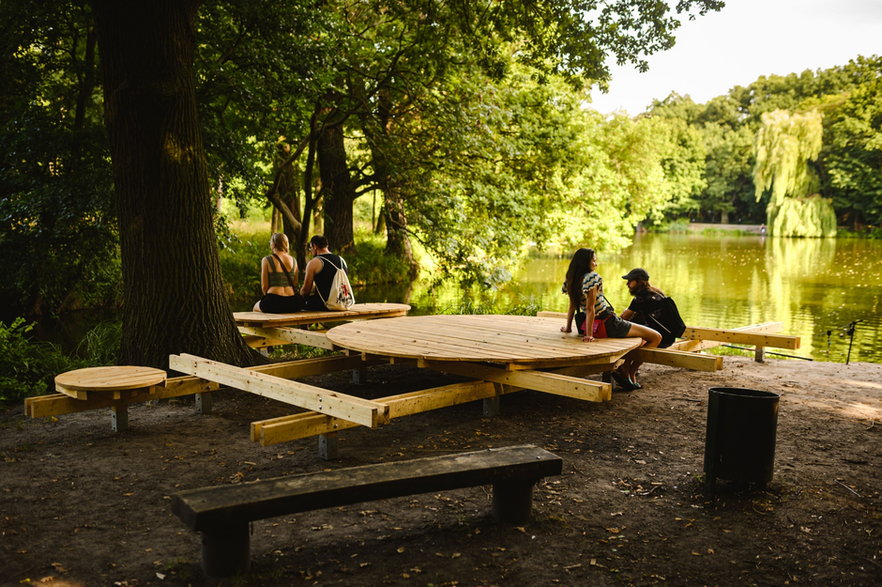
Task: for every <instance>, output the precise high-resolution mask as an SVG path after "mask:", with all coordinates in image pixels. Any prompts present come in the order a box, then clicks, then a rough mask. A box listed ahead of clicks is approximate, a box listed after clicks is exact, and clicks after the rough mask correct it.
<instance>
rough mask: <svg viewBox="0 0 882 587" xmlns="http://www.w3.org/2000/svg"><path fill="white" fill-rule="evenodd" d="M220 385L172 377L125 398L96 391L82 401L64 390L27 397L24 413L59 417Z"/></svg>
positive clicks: (174, 395) (201, 390)
mask: <svg viewBox="0 0 882 587" xmlns="http://www.w3.org/2000/svg"><path fill="white" fill-rule="evenodd" d="M219 388H220V385H218V384H217V383H214V382H211V381H206V380H204V379H200V378H198V377H172V378H170V379H167V380H166V384H165V387H163V386H161V385H154V386H153V387H150V388H148V389H147V390H146V391H136V392H133V393H132V394H130V395H127V396H126V397H125V399H122V400H115V399H113V397H112V396H111V395H110V394H106V395H101V394H97V393H93V394H89V397H88V399H85V400H81V399H74V398H72V397H69V396H66V395H64V394H61V393H53V394H49V395H40V396H36V397H28V398H25V416H27V417H29V418H45V417H48V416H60V415H62V414H72V413H75V412H85V411H88V410H98V409H101V408H112V407H116V406H120V405H129V404H134V403H140V402H146V401H151V400H156V399H169V398H173V397H182V396H185V395H193V394H194V393H205V392H209V391H214V390H216V389H219Z"/></svg>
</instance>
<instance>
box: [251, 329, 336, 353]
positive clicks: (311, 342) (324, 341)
mask: <svg viewBox="0 0 882 587" xmlns="http://www.w3.org/2000/svg"><path fill="white" fill-rule="evenodd" d="M239 332H241V333H242V334H245V335H250V336H256V337H258V338H263V339H265V340H267V341H272V342H271V343H261V345H262V346H271V345H273V344H303V345H306V346H312V347H316V348H320V349H328V350H334V349H335V348H336V347H335V346H334V344H333V343H332V342H331V341H329V340H328V337H327V336H326V334H327V332H326V331H324V330H322V331H318V330H304V329H302V328H286V327H277V328H260V327H257V326H239Z"/></svg>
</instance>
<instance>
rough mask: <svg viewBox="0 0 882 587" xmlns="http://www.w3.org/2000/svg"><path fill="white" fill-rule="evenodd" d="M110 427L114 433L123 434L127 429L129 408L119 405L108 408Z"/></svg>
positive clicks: (122, 404)
mask: <svg viewBox="0 0 882 587" xmlns="http://www.w3.org/2000/svg"><path fill="white" fill-rule="evenodd" d="M110 427H111V429H112V430H113V431H114V432H125V431H126V430H128V429H129V406H128V405H126V404H124V403H120V404H119V405H116V406H113V407H112V408H110Z"/></svg>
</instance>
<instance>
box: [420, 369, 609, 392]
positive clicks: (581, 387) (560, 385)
mask: <svg viewBox="0 0 882 587" xmlns="http://www.w3.org/2000/svg"><path fill="white" fill-rule="evenodd" d="M420 364H421V366H424V367H427V368H429V369H435V370H437V371H444V372H447V373H453V374H456V375H464V376H466V377H478V378H480V379H484V380H486V381H493V382H496V383H503V384H506V385H514V386H517V387H520V388H523V389H532V390H535V391H542V392H545V393H551V394H554V395H562V396H566V397H572V398H576V399H581V400H586V401H591V402H604V401H609V400H610V399H611V398H612V388H611V386H610V384H609V383H603V382H601V381H590V380H588V379H582V378H580V377H570V376H568V375H561V374H559V373H548V372H544V371H509V370H506V369H504V368H500V367H492V366H489V365H480V364H475V363H461V362H454V361H421V363H420Z"/></svg>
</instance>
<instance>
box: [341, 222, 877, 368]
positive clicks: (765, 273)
mask: <svg viewBox="0 0 882 587" xmlns="http://www.w3.org/2000/svg"><path fill="white" fill-rule="evenodd" d="M598 260H599V262H600V265H599V266H598V272H599V273H600V274H601V275H602V276H603V277H604V286H605V287H604V291H605V293H606V296H607V298H608V299H609V300H610V301H611V302H612V304H613V305H614V306H615V307H616V310H617V311H619V312H620V311H621V310H624V309H625V308H626V307H627V306H628V304H629V303H630V299H631V298H630V296H629V295H628V291H627V288H626V287H625V283H624V280H623V279H621V276H622V275H624V274H625V273H626V272H627V271H628V270H629V269H631V268H632V267H643V268H644V269H646V270H647V271H648V272H649V274H650V276H651V282H652V283H653V285H656V286H657V287H659V288H661V289H662V290H664V291H665V293H667V294H668V295H670V296H672V297H673V298H674V299H675V300H676V301H677V305H678V306H679V308H680V313H681V314H682V316H683V319H684V320H685V322H686V323H687V324H688V325H690V326H704V327H709V328H736V327H739V326H745V325H748V324H757V323H761V322H782V323H783V325H784V327H783V332H784V333H786V334H793V335H796V336H799V337H801V339H802V345H801V348H800V349H798V350H796V351H790V350H781V351H780V352H782V353H786V354H792V355H799V356H804V357H811V358H813V359H815V360H821V361H834V362H845V360H846V356H847V354H848V348H849V340H850V337H849V335H848V333H847V330H848V326H849V324H851V323H852V322H855V321H857V324H856V326H855V329H854V339H853V346H852V349H851V355H850V361H852V362H855V361H869V362H876V363H880V362H882V318H880V310H882V241H878V240H877V241H873V240H857V239H841V240H836V239H776V238H770V237H769V238H766V237H759V236H756V237H754V236H731V237H727V236H704V235H700V234H643V235H638V236H637V237H635V241H634V244H633V245H632V246H631V247H629V248H628V249H626V250H624V251H621V252H619V253H603V252H600V253H598ZM568 264H569V255H567V256H566V257H550V256H544V257H541V256H539V257H534V258H531V259H530V260H529V261H528V262H527V263H526V264H525V266H524V267H523V268H522V269H521V270H520V271H519V272H518V273H517V275H515V279H514V280H513V281H512V282H511V283H509V284H507V285H506V286H505V287H504V288H502V289H500V290H498V291H494V292H491V293H490V294H486V295H484V296H483V299H481V300H478V303H480V304H482V305H483V306H484V307H485V308H486V307H487V305H488V304H491V305H493V306H495V307H496V308H498V309H499V311H505V310H506V309H507V308H511V307H514V306H517V305H523V304H533V305H535V306H537V307H539V308H542V309H546V310H557V311H565V310H566V306H567V300H566V297H565V296H564V295H563V294H562V293H560V288H561V284H562V282H563V277H564V274H565V273H566V268H567V265H568ZM464 295H466V296H467V295H468V294H464V293H463V292H462V291H461V290H459V289H457V288H455V287H453V286H442V287H433V288H429V287H428V286H426V285H424V284H420V283H418V284H416V286H415V287H414V288H413V289H412V291H410V292H403V291H402V292H395V293H394V294H393V292H389V291H385V292H384V291H380V290H373V289H369V290H366V291H364V292H362V295H361V296H360V297H359V300H360V301H375V300H381V299H389V301H394V300H393V297H394V296H397V297H398V299H399V300H400V299H408V300H409V301H410V303H412V304H413V305H414V312H413V313H415V314H420V313H430V312H432V311H435V310H436V309H438V308H441V307H444V306H449V307H456V306H457V305H458V304H459V302H460V301H461V300H462V299H463V297H464ZM771 350H774V349H771Z"/></svg>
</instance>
